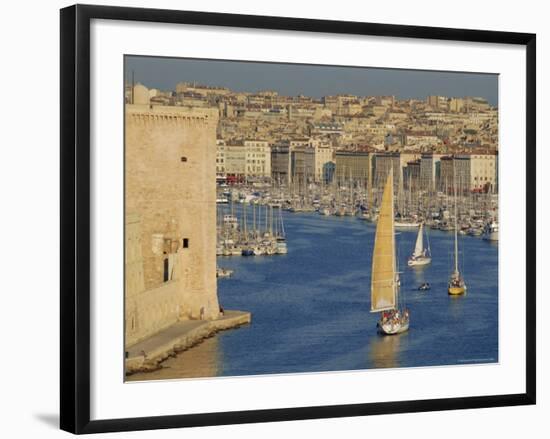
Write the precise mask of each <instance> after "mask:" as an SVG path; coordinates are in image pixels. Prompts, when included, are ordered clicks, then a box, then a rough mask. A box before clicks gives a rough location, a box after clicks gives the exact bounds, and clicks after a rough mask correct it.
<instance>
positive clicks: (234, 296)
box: [143, 212, 498, 379]
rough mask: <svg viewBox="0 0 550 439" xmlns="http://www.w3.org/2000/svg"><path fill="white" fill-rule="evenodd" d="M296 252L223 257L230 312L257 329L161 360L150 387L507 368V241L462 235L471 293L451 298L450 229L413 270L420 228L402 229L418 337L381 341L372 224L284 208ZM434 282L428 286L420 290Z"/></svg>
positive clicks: (433, 236)
mask: <svg viewBox="0 0 550 439" xmlns="http://www.w3.org/2000/svg"><path fill="white" fill-rule="evenodd" d="M283 216H284V224H285V231H286V238H287V245H288V254H286V255H274V256H250V257H239V256H233V257H223V256H220V257H218V265H219V266H220V267H223V268H229V269H232V270H234V274H233V277H231V278H229V279H219V280H218V295H219V299H220V303H221V305H222V306H223V307H224V308H226V309H238V310H247V311H250V312H251V313H252V323H251V324H250V325H247V326H244V327H241V328H238V329H235V330H229V331H225V332H221V333H218V334H217V335H216V336H215V337H213V338H210V339H207V340H205V341H204V342H203V343H201V344H199V345H198V346H195V347H193V348H191V349H190V350H188V351H185V352H183V353H180V354H179V355H177V356H176V357H174V358H171V359H169V360H167V361H166V362H164V363H163V368H162V369H160V370H158V371H155V372H152V373H148V374H147V375H146V376H145V375H144V377H143V378H144V379H167V378H185V377H200V376H239V375H260V374H282V373H299V372H321V371H343V370H358V369H371V368H387V367H393V368H395V367H418V366H444V365H465V364H476V363H494V362H497V361H498V244H497V243H492V242H488V241H484V240H482V239H481V238H480V237H472V236H460V237H459V248H460V256H459V260H460V266H461V267H460V268H461V272H462V273H463V274H464V277H465V281H466V284H467V286H468V290H467V293H466V294H465V295H463V296H456V297H453V296H449V295H448V294H447V282H448V278H449V275H450V273H451V270H452V251H453V237H454V235H453V233H451V232H442V231H437V230H428V238H429V243H430V246H431V251H432V263H431V264H430V265H427V266H424V267H412V268H411V267H408V266H407V258H408V256H409V255H410V254H411V252H412V250H413V248H414V242H415V240H416V232H417V230H416V229H413V230H410V231H398V235H397V237H396V243H397V248H398V260H399V269H400V271H401V275H400V276H401V295H402V298H403V299H404V302H405V305H406V306H407V307H408V308H409V310H410V330H409V331H408V332H406V333H403V334H400V335H395V336H382V335H379V334H378V333H377V330H376V323H377V320H378V318H379V314H376V313H371V312H370V272H371V256H372V250H373V244H374V233H375V225H374V224H371V223H368V222H366V221H361V220H358V219H357V218H355V217H335V216H321V215H318V214H317V213H288V212H283ZM423 282H429V283H430V285H431V290H429V291H419V290H418V286H419V285H421V284H422V283H423Z"/></svg>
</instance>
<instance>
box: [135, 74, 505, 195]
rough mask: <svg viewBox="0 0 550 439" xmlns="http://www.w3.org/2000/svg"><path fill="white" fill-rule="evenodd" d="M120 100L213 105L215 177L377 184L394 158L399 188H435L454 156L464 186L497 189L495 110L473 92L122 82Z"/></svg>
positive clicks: (448, 176)
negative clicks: (401, 93)
mask: <svg viewBox="0 0 550 439" xmlns="http://www.w3.org/2000/svg"><path fill="white" fill-rule="evenodd" d="M126 98H127V101H132V100H133V101H134V102H138V101H140V100H145V101H146V102H147V103H150V104H152V105H168V106H183V107H186V106H189V107H198V108H212V107H213V108H217V109H218V113H219V123H218V128H217V141H216V143H217V145H216V146H217V152H216V172H217V178H218V181H219V182H227V183H228V184H234V183H260V182H273V183H277V184H286V185H288V184H290V183H293V182H302V183H303V182H316V183H321V182H324V183H328V182H331V181H333V179H334V178H336V179H340V180H341V179H353V180H354V181H364V182H370V183H372V184H373V187H378V186H379V185H380V182H384V181H385V175H386V174H387V169H388V166H394V167H395V166H398V167H399V170H400V172H398V173H396V175H399V176H400V178H401V179H402V180H403V185H404V186H405V188H408V187H409V186H410V187H411V188H413V189H414V190H416V189H419V190H425V191H433V190H437V191H443V190H444V189H445V187H450V186H451V185H452V181H453V180H452V179H453V175H452V166H448V165H447V166H446V164H448V163H449V159H450V158H452V157H454V158H455V159H456V160H457V162H458V163H459V164H457V169H456V179H457V181H460V185H461V189H462V190H463V191H473V192H488V191H491V192H496V191H497V187H498V175H497V168H498V109H497V108H495V107H492V106H490V105H489V103H488V102H487V101H486V100H485V99H483V98H479V97H446V96H428V97H426V99H424V100H419V99H407V100H397V99H396V98H395V97H393V96H352V95H338V96H325V97H322V98H320V99H314V98H311V97H306V96H281V95H279V94H278V93H277V92H275V91H264V92H257V93H244V92H233V91H231V90H229V89H227V88H217V87H209V86H205V85H198V84H196V83H189V82H181V83H178V84H177V85H176V87H175V90H170V91H161V90H156V89H150V90H149V89H147V88H145V86H143V85H141V84H138V85H136V86H135V87H134V89H133V90H132V87H131V85H130V86H128V87H127V91H126ZM394 170H395V168H394ZM399 180H400V179H399V178H397V182H399ZM365 184H366V183H365Z"/></svg>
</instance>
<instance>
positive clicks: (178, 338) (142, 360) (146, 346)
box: [125, 310, 252, 375]
mask: <svg viewBox="0 0 550 439" xmlns="http://www.w3.org/2000/svg"><path fill="white" fill-rule="evenodd" d="M251 319H252V316H251V313H250V312H246V311H229V310H226V311H224V313H223V316H221V317H219V318H218V319H216V320H184V321H181V322H177V323H175V324H173V325H172V326H170V327H168V328H166V329H165V330H163V331H160V332H159V333H157V334H155V335H153V336H151V337H149V338H147V339H146V340H143V341H141V342H138V343H136V344H134V345H132V346H130V347H129V348H128V349H127V351H126V352H127V355H126V370H125V373H126V375H131V374H133V373H136V372H148V371H153V370H156V369H158V368H159V367H161V366H160V364H161V363H162V362H163V361H164V360H166V359H167V358H169V357H172V356H174V355H176V354H177V353H178V352H183V351H185V350H187V349H190V348H192V347H193V346H195V345H197V344H198V343H200V342H201V341H203V340H204V339H206V338H208V337H211V336H213V335H214V334H216V333H217V332H219V331H224V330H226V329H232V328H237V327H239V326H242V325H246V324H248V323H250V322H251Z"/></svg>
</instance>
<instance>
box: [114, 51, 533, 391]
mask: <svg viewBox="0 0 550 439" xmlns="http://www.w3.org/2000/svg"><path fill="white" fill-rule="evenodd" d="M121 83H122V84H123V87H120V94H121V106H124V152H123V154H124V267H123V269H124V293H122V291H121V292H117V291H113V294H124V298H123V300H124V352H120V355H121V359H123V364H124V380H125V382H127V383H130V382H132V383H134V382H144V381H152V380H176V379H178V380H180V379H198V378H216V377H239V376H265V375H273V374H300V373H308V374H312V373H327V372H330V373H335V372H339V373H340V372H341V373H344V372H349V371H359V370H369V369H402V368H419V367H424V368H436V367H446V368H449V367H454V368H456V367H465V366H471V365H479V364H489V363H495V364H498V363H499V245H498V244H499V171H498V170H499V75H498V73H494V72H462V71H441V70H413V69H395V68H387V67H385V66H369V67H364V66H349V65H320V64H295V63H277V62H258V61H251V60H224V59H206V58H205V59H200V58H176V57H156V56H143V55H132V54H126V55H124V78H123V81H122V82H121ZM518 214H520V213H519V212H518ZM521 214H523V213H521ZM121 300H122V297H121ZM113 330H117V329H116V328H114V329H113ZM380 379H381V380H383V379H384V375H380Z"/></svg>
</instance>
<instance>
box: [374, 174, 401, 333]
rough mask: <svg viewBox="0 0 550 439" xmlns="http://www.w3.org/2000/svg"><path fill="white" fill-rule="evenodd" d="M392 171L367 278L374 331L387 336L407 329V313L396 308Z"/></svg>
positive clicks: (397, 292) (397, 295)
mask: <svg viewBox="0 0 550 439" xmlns="http://www.w3.org/2000/svg"><path fill="white" fill-rule="evenodd" d="M394 221H395V216H394V202H393V170H392V171H390V174H389V175H388V179H387V181H386V186H385V188H384V193H383V195H382V203H381V206H380V213H379V216H378V223H377V226H376V236H375V239H374V251H373V257H372V276H371V312H381V313H382V314H381V317H380V320H379V321H378V329H379V331H380V332H381V333H383V334H387V335H393V334H399V333H401V332H405V331H407V330H408V329H409V311H408V310H407V309H404V310H402V309H400V308H399V283H400V282H399V274H398V272H397V268H396V257H395V227H394Z"/></svg>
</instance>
